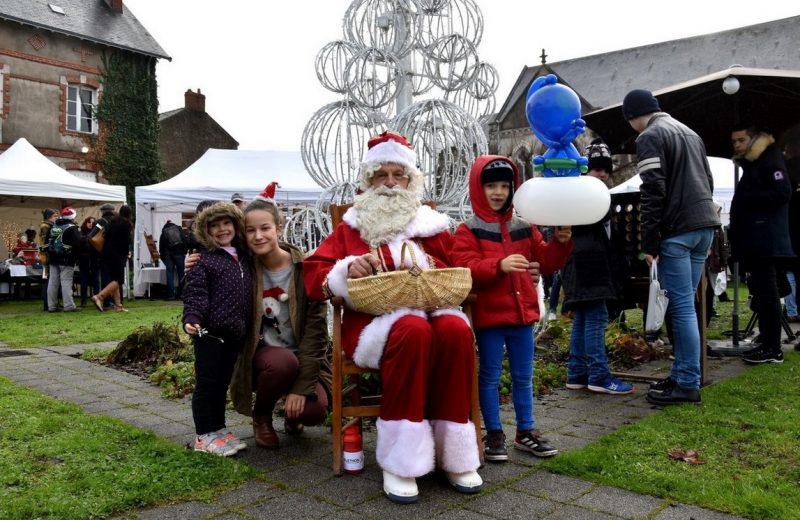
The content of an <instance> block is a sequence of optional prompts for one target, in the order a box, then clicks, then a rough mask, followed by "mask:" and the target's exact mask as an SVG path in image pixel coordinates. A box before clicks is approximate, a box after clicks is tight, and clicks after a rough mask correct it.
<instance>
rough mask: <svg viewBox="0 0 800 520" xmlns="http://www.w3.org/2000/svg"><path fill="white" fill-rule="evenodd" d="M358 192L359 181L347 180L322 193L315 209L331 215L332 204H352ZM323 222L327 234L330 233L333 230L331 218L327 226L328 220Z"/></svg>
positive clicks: (320, 212) (321, 213) (322, 213)
mask: <svg viewBox="0 0 800 520" xmlns="http://www.w3.org/2000/svg"><path fill="white" fill-rule="evenodd" d="M357 192H358V183H356V182H346V183H344V184H337V185H335V186H331V187H330V188H326V189H325V190H324V191H323V192H322V193H321V194H320V196H319V198H318V199H317V202H316V204H314V209H315V210H316V211H317V213H319V214H320V215H326V216H327V215H330V213H331V205H336V206H343V205H345V204H350V203H351V202H353V201H354V200H355V198H356V193H357ZM322 224H323V231H324V233H325V236H327V235H329V234H330V232H331V231H332V229H331V222H330V219H328V220H327V227H325V224H326V222H322Z"/></svg>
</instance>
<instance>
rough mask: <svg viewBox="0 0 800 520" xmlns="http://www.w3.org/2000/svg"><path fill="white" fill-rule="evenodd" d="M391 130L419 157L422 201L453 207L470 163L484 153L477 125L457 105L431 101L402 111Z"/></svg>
mask: <svg viewBox="0 0 800 520" xmlns="http://www.w3.org/2000/svg"><path fill="white" fill-rule="evenodd" d="M393 128H394V130H395V131H397V132H399V133H401V134H402V135H404V136H406V137H407V138H408V139H409V141H410V142H411V144H412V146H413V147H414V151H415V152H416V153H417V157H418V158H419V166H420V171H422V173H423V175H424V178H425V187H424V195H423V198H424V199H425V200H433V201H435V202H436V204H437V205H444V206H446V205H455V204H458V203H459V202H460V201H461V197H462V196H463V194H464V192H465V191H466V190H467V180H468V178H469V170H470V167H471V166H472V163H473V162H474V161H475V159H476V158H477V157H478V156H479V155H484V154H486V153H488V152H487V151H488V144H487V142H486V135H485V134H484V133H483V129H482V128H481V125H480V123H479V122H478V121H477V120H475V118H474V117H472V116H471V115H469V114H468V113H467V112H466V111H464V110H463V109H462V108H461V107H459V106H458V105H455V104H453V103H451V102H449V101H444V100H439V99H431V100H425V101H419V102H417V103H414V104H412V105H410V106H409V107H408V108H406V109H405V110H403V111H402V112H401V113H400V114H398V115H397V117H396V118H395V120H394V124H393Z"/></svg>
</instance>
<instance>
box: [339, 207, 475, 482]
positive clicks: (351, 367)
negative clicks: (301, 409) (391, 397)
mask: <svg viewBox="0 0 800 520" xmlns="http://www.w3.org/2000/svg"><path fill="white" fill-rule="evenodd" d="M350 206H351V205H350V204H348V205H344V206H336V205H331V207H330V214H331V225H332V226H333V227H334V228H335V227H336V226H337V225H338V224H339V222H341V218H342V215H344V212H345V211H347V209H348V208H349V207H350ZM474 301H475V295H473V294H470V295H469V297H468V298H467V300H466V301H465V302H464V304H463V309H464V313H465V314H466V315H467V317H468V318H469V321H470V323H472V312H471V304H472V303H473V302H474ZM331 304H332V305H333V345H332V347H333V356H332V360H331V363H332V369H333V370H332V371H333V383H332V385H331V386H332V388H331V398H332V401H333V402H332V403H331V408H332V417H331V423H332V426H331V442H332V449H333V473H334V474H335V475H341V474H342V448H343V447H344V446H343V442H342V432H343V430H344V429H345V428H347V427H350V426H352V425H358V426H359V427H360V426H361V420H362V418H363V417H378V416H379V415H380V410H381V407H380V398H381V396H380V395H362V390H361V388H360V387H359V384H358V383H359V379H360V377H361V375H362V374H375V376H376V377H378V374H379V371H378V370H375V369H372V368H362V367H359V366H358V365H356V364H355V363H353V361H352V360H350V359H347V356H346V355H345V353H344V350H343V349H342V311H343V306H344V300H343V299H342V298H340V297H334V298H332V299H331ZM475 366H476V372H475V375H474V379H473V385H472V396H471V398H472V404H471V409H470V418H471V419H472V422H473V423H474V424H475V435H476V437H477V441H478V453H479V454H480V460H481V463H483V442H482V441H481V416H480V405H479V403H478V373H477V363H476V365H475ZM345 395H348V396H349V398H350V404H349V405H345V404H344V398H345ZM345 417H347V418H349V420H348V422H347V423H346V424H345V425H344V426H343V425H342V421H343V420H344V418H345Z"/></svg>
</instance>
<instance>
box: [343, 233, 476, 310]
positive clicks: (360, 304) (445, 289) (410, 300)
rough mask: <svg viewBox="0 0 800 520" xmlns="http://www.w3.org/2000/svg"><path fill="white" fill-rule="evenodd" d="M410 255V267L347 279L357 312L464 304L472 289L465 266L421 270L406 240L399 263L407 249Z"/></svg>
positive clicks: (401, 263)
mask: <svg viewBox="0 0 800 520" xmlns="http://www.w3.org/2000/svg"><path fill="white" fill-rule="evenodd" d="M406 249H408V251H409V253H410V254H411V264H412V265H411V268H409V269H404V270H400V271H391V272H388V273H379V274H376V275H373V276H366V277H364V278H352V279H349V280H347V290H348V292H349V293H350V299H351V300H352V301H353V306H354V307H355V309H356V310H357V311H360V312H365V313H367V314H372V315H375V316H379V315H381V314H386V313H387V312H391V311H393V310H396V309H399V308H401V307H409V308H412V309H419V310H423V311H433V310H436V309H439V308H443V307H457V306H459V305H461V302H463V301H464V300H465V299H466V297H467V295H468V294H469V291H470V289H472V275H471V274H470V271H469V269H466V268H464V267H452V268H446V269H422V268H420V267H419V265H417V259H416V256H415V255H414V249H413V248H411V247H408V244H407V243H403V249H402V250H401V252H400V265H403V264H404V259H405V252H406Z"/></svg>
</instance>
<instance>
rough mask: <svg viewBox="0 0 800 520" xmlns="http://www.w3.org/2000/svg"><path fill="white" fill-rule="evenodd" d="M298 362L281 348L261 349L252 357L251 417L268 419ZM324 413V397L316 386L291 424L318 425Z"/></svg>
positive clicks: (289, 385) (294, 376) (292, 378)
mask: <svg viewBox="0 0 800 520" xmlns="http://www.w3.org/2000/svg"><path fill="white" fill-rule="evenodd" d="M299 368H300V362H299V361H298V360H297V356H296V355H295V354H294V352H292V351H291V350H289V349H288V348H283V347H262V348H260V349H258V350H257V351H256V353H255V355H254V356H253V372H254V375H255V382H256V404H255V406H254V408H253V415H254V416H267V417H270V418H271V417H272V411H273V409H274V408H275V403H277V402H278V399H280V398H281V397H283V396H285V395H286V394H288V393H289V391H290V390H291V389H292V386H293V385H294V382H295V380H297V375H298V369H299ZM327 413H328V395H327V394H326V393H325V388H324V387H323V386H322V385H321V384H320V383H317V385H316V388H315V392H314V395H313V396H306V406H305V408H304V409H303V413H301V414H300V417H298V418H297V419H296V421H295V422H297V423H301V424H304V425H306V426H314V425H317V424H322V422H323V421H324V420H325V417H326V415H327Z"/></svg>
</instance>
